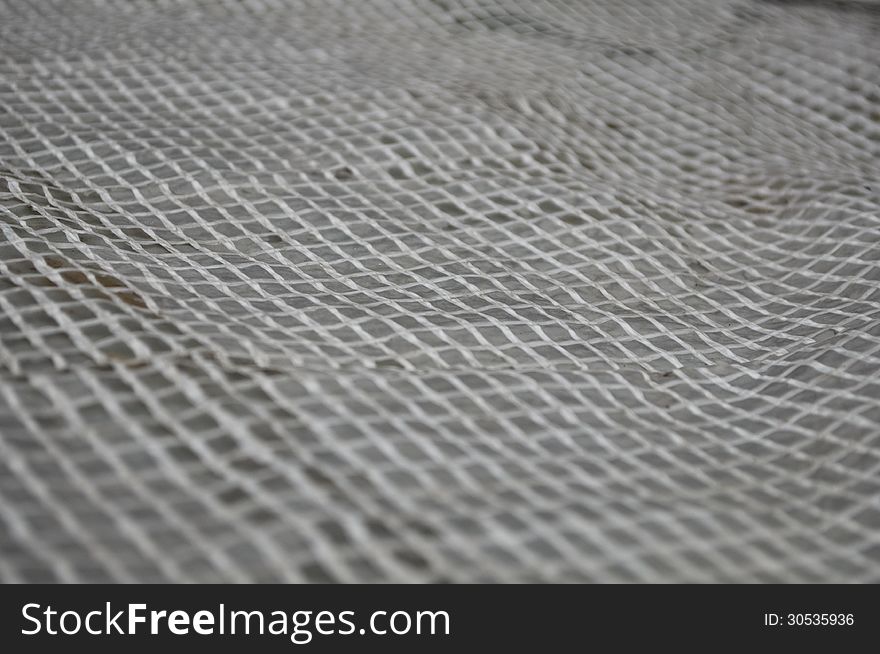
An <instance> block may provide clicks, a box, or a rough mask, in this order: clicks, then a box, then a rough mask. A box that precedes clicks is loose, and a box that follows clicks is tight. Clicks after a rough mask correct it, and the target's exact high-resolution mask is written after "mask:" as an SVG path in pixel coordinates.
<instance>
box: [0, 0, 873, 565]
mask: <svg viewBox="0 0 880 654" xmlns="http://www.w3.org/2000/svg"><path fill="white" fill-rule="evenodd" d="M878 173H880V5H878V4H877V3H875V2H869V1H861V2H859V1H855V0H853V1H850V2H827V3H823V2H762V1H758V0H752V1H750V0H731V1H728V2H725V1H717V2H711V1H691V0H687V1H685V0H679V1H673V0H669V1H665V2H645V1H642V0H639V1H632V2H620V1H619V0H607V1H605V2H587V1H583V2H579V1H576V0H568V1H565V0H537V1H534V2H527V1H525V0H519V1H516V0H507V1H496V0H435V1H428V0H363V1H361V0H358V1H354V0H314V1H313V2H292V1H291V2H288V1H282V0H277V1H269V0H266V1H241V2H228V1H227V2H215V1H210V0H205V1H204V2H198V1H193V2H187V1H183V0H179V1H178V0H169V1H165V2H161V1H156V2H144V1H124V2H123V1H120V2H100V1H98V0H94V1H81V0H64V1H63V2H62V1H59V2H49V1H38V0H21V1H16V2H8V1H7V2H0V548H2V550H0V580H2V581H50V580H60V581H104V580H116V581H242V582H244V581H326V580H334V581H459V582H460V581H468V582H474V581H502V582H516V581H649V582H653V581H675V582H678V581H697V582H699V581H846V582H849V581H880V175H878Z"/></svg>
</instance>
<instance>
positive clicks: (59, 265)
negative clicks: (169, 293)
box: [44, 255, 147, 309]
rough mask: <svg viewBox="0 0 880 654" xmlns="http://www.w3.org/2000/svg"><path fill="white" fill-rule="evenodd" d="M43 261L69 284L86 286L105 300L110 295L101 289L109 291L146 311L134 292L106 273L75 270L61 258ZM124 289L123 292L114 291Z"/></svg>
mask: <svg viewBox="0 0 880 654" xmlns="http://www.w3.org/2000/svg"><path fill="white" fill-rule="evenodd" d="M44 261H45V262H46V264H48V265H49V266H50V267H51V268H54V269H56V270H58V271H59V273H60V275H61V277H62V278H63V279H64V280H65V281H68V282H70V283H71V284H88V285H91V286H93V287H95V288H97V289H98V290H99V292H100V293H101V295H103V296H104V297H105V298H108V299H109V298H110V294H107V293H104V292H103V291H102V290H101V289H111V290H112V295H115V296H116V297H117V298H119V299H120V300H121V301H122V302H124V303H125V304H128V305H129V306H133V307H137V308H138V309H146V308H147V303H146V302H144V299H143V298H142V297H141V296H140V295H139V294H138V293H136V292H135V291H133V290H131V289H130V288H128V287H127V286H126V284H125V282H123V281H122V280H120V279H119V278H117V277H114V276H113V275H108V274H107V273H98V272H89V273H88V274H87V273H86V272H84V271H83V270H80V269H78V268H76V267H75V266H74V265H73V264H72V263H70V262H69V261H67V260H66V259H64V258H63V257H59V256H54V255H50V256H47V257H44ZM115 289H125V290H115Z"/></svg>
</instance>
